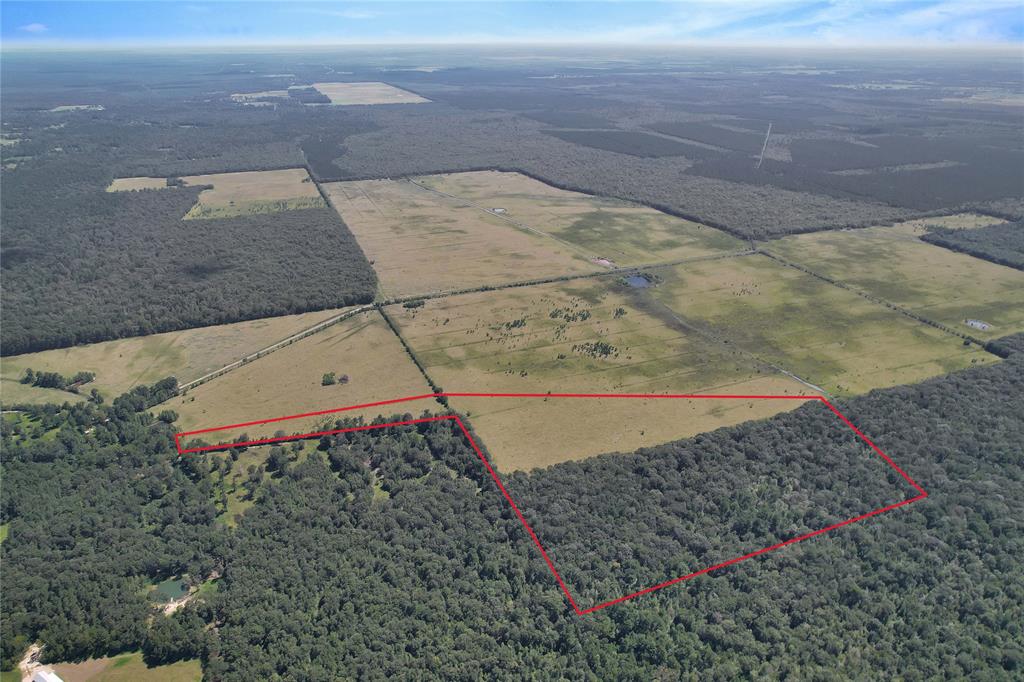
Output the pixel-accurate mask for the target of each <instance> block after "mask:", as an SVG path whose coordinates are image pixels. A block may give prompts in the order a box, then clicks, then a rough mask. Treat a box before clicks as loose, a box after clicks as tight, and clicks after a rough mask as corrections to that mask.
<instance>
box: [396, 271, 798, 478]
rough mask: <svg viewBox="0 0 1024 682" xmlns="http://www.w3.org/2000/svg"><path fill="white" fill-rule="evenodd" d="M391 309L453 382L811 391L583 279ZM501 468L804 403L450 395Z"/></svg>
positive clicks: (471, 387)
mask: <svg viewBox="0 0 1024 682" xmlns="http://www.w3.org/2000/svg"><path fill="white" fill-rule="evenodd" d="M388 314H389V315H391V316H392V318H393V319H394V320H395V323H396V324H397V325H398V327H399V328H400V330H401V332H402V335H403V337H405V339H406V342H407V343H408V344H409V345H410V347H411V348H412V349H413V351H414V352H415V353H416V355H417V358H418V359H419V361H420V362H421V363H422V364H423V365H424V367H425V368H426V371H427V373H428V374H429V375H430V376H431V378H432V379H433V380H434V381H435V382H436V383H438V384H440V385H441V386H442V387H443V390H445V391H447V392H455V393H458V392H472V393H547V392H554V393H652V394H656V393H730V394H745V395H758V394H782V395H799V394H805V393H808V392H809V391H808V389H806V387H804V386H802V385H801V384H799V383H798V382H796V381H794V380H792V379H790V378H788V377H785V376H784V375H781V374H778V373H775V372H772V371H771V370H770V369H768V368H764V367H760V368H759V367H757V366H755V365H754V364H753V363H751V362H750V361H749V360H748V359H747V358H746V357H744V356H742V355H740V354H737V353H733V352H730V351H729V350H727V349H725V348H723V347H722V346H720V345H719V344H716V343H714V342H708V341H705V340H704V339H702V338H701V337H700V336H697V335H694V334H692V333H689V332H687V331H686V330H685V329H684V328H682V327H681V326H679V325H678V324H676V323H674V321H672V320H671V319H670V318H668V317H666V316H665V315H663V314H661V313H660V311H658V310H657V308H656V307H653V306H652V307H650V308H649V307H648V305H647V303H646V301H645V299H644V298H643V297H642V296H640V295H638V294H637V293H636V291H635V290H632V289H629V288H628V287H626V286H625V285H622V284H620V283H616V282H614V281H609V280H605V279H604V278H602V279H601V280H597V281H595V280H578V281H576V282H571V283H554V284H543V285H537V286H531V287H522V288H516V289H505V290H502V291H494V292H483V293H473V294H465V295H461V296H451V297H448V298H444V299H435V300H429V301H426V302H425V303H424V305H423V306H422V307H420V308H413V309H409V308H405V307H403V306H398V305H395V306H391V307H389V308H388ZM450 402H451V404H452V406H453V407H454V408H456V409H458V410H459V411H461V412H463V413H464V414H467V415H468V416H469V419H470V421H471V423H472V425H473V428H474V429H475V430H476V432H477V433H478V434H480V436H481V438H482V439H483V441H484V443H485V444H486V446H487V447H488V449H489V451H490V453H491V455H492V456H493V459H492V462H494V463H496V465H497V466H498V468H499V469H502V470H505V471H508V470H514V469H529V468H533V467H540V466H546V465H549V464H553V463H555V462H561V461H566V460H570V459H580V458H584V457H589V456H592V455H596V454H600V453H604V452H612V451H631V450H635V449H636V448H638V447H643V446H649V445H654V444H658V443H664V442H667V441H670V440H674V439H677V438H682V437H685V436H689V435H693V434H696V433H701V432H704V431H709V430H712V429H715V428H717V427H719V426H724V425H726V424H734V423H737V422H740V421H745V420H747V419H752V418H758V417H764V416H768V415H770V414H775V413H777V412H779V411H782V410H785V409H791V408H794V407H796V405H797V404H799V401H711V400H704V401H687V404H685V405H684V404H681V401H669V400H649V401H640V400H635V401H634V400H614V399H609V400H597V399H594V400H585V401H583V400H559V399H551V400H545V399H530V400H523V399H504V398H458V397H456V398H451V399H450Z"/></svg>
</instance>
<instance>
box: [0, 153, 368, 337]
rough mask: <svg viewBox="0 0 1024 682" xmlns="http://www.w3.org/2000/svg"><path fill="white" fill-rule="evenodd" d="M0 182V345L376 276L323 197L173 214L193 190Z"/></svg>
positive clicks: (215, 313) (348, 285) (213, 316)
mask: <svg viewBox="0 0 1024 682" xmlns="http://www.w3.org/2000/svg"><path fill="white" fill-rule="evenodd" d="M40 182H42V178H41V177H39V176H38V175H37V174H36V173H34V172H32V173H29V172H27V171H26V173H25V174H24V175H17V174H15V175H13V176H11V178H10V179H9V180H5V184H4V195H3V203H4V216H5V231H4V235H3V248H4V253H5V261H4V264H3V277H4V280H5V286H4V287H3V291H2V293H0V297H2V305H3V310H4V324H3V328H2V330H0V342H2V348H3V353H4V354H15V353H24V352H29V351H37V350H43V349H47V348H55V347H63V346H71V345H75V344H81V343H91V342H96V341H103V340H107V339H112V338H119V337H123V336H137V335H142V334H152V333H157V332H165V331H172V330H176V329H184V328H190V327H199V326H206V325H213V324H222V323H226V322H236V321H240V320H247V319H254V318H259V317H267V316H272V315H284V314H290V313H299V312H306V311H311V310H321V309H324V308H334V307H341V306H347V305H354V304H358V303H367V302H370V301H371V300H372V299H373V296H374V294H375V291H376V276H375V274H374V272H373V270H372V268H371V267H370V265H369V263H368V262H367V260H366V258H365V256H364V255H363V252H362V250H361V249H360V247H359V245H358V244H357V243H356V241H355V238H354V237H353V236H352V234H351V232H350V231H349V230H348V228H347V227H346V226H345V225H344V223H342V222H341V219H340V218H339V217H338V215H337V214H336V213H335V212H334V211H333V210H331V209H328V208H320V209H303V210H293V211H284V212H281V213H275V214H273V215H265V214H257V215H246V216H240V217H235V218H218V219H210V220H205V221H202V224H201V225H197V224H196V221H183V220H182V219H181V218H182V216H183V215H185V213H186V212H187V211H188V210H189V209H190V208H191V207H192V205H193V204H194V203H195V200H196V195H197V194H198V190H196V189H190V188H170V189H162V190H148V191H141V192H120V193H108V192H104V191H102V190H101V189H99V188H96V187H92V188H91V189H90V187H89V184H88V182H85V183H82V185H83V186H82V187H81V188H80V189H78V191H74V192H72V191H68V192H66V193H64V194H63V196H60V197H58V198H57V199H56V200H55V199H54V197H52V196H51V195H48V194H46V193H43V192H39V191H37V187H38V185H39V183H40Z"/></svg>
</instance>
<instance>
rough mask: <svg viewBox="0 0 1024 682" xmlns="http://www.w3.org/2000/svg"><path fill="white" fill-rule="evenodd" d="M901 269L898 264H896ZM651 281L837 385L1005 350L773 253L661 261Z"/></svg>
mask: <svg viewBox="0 0 1024 682" xmlns="http://www.w3.org/2000/svg"><path fill="white" fill-rule="evenodd" d="M894 269H895V268H894ZM658 274H659V275H661V276H662V277H663V281H662V282H661V283H660V284H659V285H658V286H657V287H654V288H651V289H647V290H645V291H648V292H650V294H651V295H652V296H653V297H655V298H656V299H657V300H658V301H660V302H661V303H663V304H664V305H665V306H666V307H667V308H669V309H670V310H671V311H672V312H673V313H674V314H676V315H677V316H678V318H679V319H680V320H682V321H684V322H686V323H688V324H692V325H694V326H696V327H700V328H704V329H708V330H711V331H712V333H714V334H716V335H720V336H721V337H722V338H724V339H727V340H728V341H729V344H730V345H734V346H735V347H737V348H741V349H743V350H744V351H747V352H749V353H752V354H754V355H756V356H758V357H759V358H761V359H763V360H765V361H768V362H771V363H774V364H776V365H779V366H781V367H782V368H784V369H786V370H787V371H790V372H793V373H794V374H796V375H797V376H799V377H801V378H802V379H804V380H806V381H808V382H810V383H812V384H814V385H816V386H820V387H822V388H824V389H825V390H826V391H827V392H829V393H831V394H834V395H846V394H854V393H865V392H867V391H869V390H871V389H873V388H882V387H886V386H895V385H897V384H907V383H914V382H916V381H921V380H923V379H926V378H928V377H932V376H936V375H939V374H944V373H947V372H952V371H955V370H959V369H963V368H965V367H968V366H970V365H972V364H975V363H989V362H995V361H997V360H998V358H996V357H995V356H993V355H991V354H989V353H987V352H985V351H983V350H981V349H979V348H978V347H976V346H964V345H963V342H962V341H961V340H960V339H959V338H957V337H955V336H953V335H952V334H949V333H947V332H943V331H941V330H939V329H936V328H934V327H931V326H929V325H926V324H923V323H920V322H917V321H916V320H912V319H911V318H909V317H907V316H905V315H902V314H900V313H898V312H896V311H894V310H891V309H890V308H887V307H886V306H884V305H882V304H879V303H874V302H872V301H869V300H867V299H865V298H863V297H861V296H858V295H857V294H856V293H854V292H851V291H847V290H845V289H842V288H840V287H837V286H834V285H832V284H829V283H827V282H824V281H822V280H821V279H818V278H817V277H813V276H811V275H808V274H806V273H804V272H801V271H799V270H797V269H795V268H791V267H787V266H785V265H782V264H780V263H778V262H777V261H774V260H772V259H770V258H768V257H767V256H762V255H754V256H741V257H738V258H733V259H729V260H728V261H725V262H704V263H690V264H686V265H681V266H676V267H672V268H664V269H659V271H658Z"/></svg>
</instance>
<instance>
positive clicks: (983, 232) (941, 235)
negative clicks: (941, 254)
mask: <svg viewBox="0 0 1024 682" xmlns="http://www.w3.org/2000/svg"><path fill="white" fill-rule="evenodd" d="M921 239H923V240H924V241H926V242H929V243H930V244H936V245H938V246H944V247H945V248H947V249H952V250H953V251H960V252H962V253H966V254H969V255H971V256H975V257H976V258H984V259H985V260H988V261H992V262H993V263H998V264H1000V265H1006V266H1009V267H1011V268H1017V269H1018V270H1024V221H1016V222H1008V223H1000V224H998V225H988V226H986V227H979V228H977V229H969V230H967V229H949V228H943V227H932V228H930V229H929V231H928V233H927V234H924V235H922V236H921Z"/></svg>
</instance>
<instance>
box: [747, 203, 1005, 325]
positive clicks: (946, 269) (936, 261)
mask: <svg viewBox="0 0 1024 682" xmlns="http://www.w3.org/2000/svg"><path fill="white" fill-rule="evenodd" d="M991 220H994V219H990V221H991ZM932 221H934V219H931V218H929V219H927V220H923V221H914V224H911V223H904V224H902V225H898V226H895V227H872V228H868V229H863V230H845V231H841V232H815V233H812V234H803V235H795V236H791V237H786V238H784V239H779V240H776V241H773V242H771V243H770V244H768V247H767V249H768V251H769V252H771V253H776V254H778V255H779V256H782V257H783V258H785V259H786V260H789V261H791V262H794V263H799V264H800V265H803V266H805V267H807V268H809V269H810V270H812V271H814V272H817V273H820V274H822V275H825V276H828V277H830V278H832V279H835V280H838V281H840V282H843V283H845V284H848V285H850V286H852V287H855V288H857V289H859V290H861V291H864V292H866V293H869V294H871V295H873V296H877V297H879V298H882V299H884V300H886V301H889V302H891V303H896V304H897V305H900V306H902V307H904V308H906V309H908V310H910V311H912V312H914V313H916V314H918V315H921V316H922V317H924V318H926V319H929V320H933V321H935V322H940V323H942V324H944V325H946V326H948V327H950V328H952V329H956V330H957V331H960V332H962V333H967V334H970V335H972V336H975V337H977V338H981V339H992V338H996V337H999V336H1005V335H1007V334H1013V333H1015V332H1020V331H1024V272H1021V271H1020V270H1014V269H1013V268H1008V267H1005V266H1002V265H996V264H995V263H990V262H989V261H985V260H981V259H980V258H974V257H973V256H969V255H966V254H962V253H957V252H955V251H951V250H949V249H944V248H942V247H940V246H935V245H933V244H929V243H927V242H923V241H921V240H920V239H918V238H917V237H918V236H919V235H920V234H924V233H925V228H924V227H923V224H928V223H930V222H932ZM967 222H968V221H965V220H960V221H956V223H957V226H958V227H962V228H965V229H970V228H969V227H968V225H967ZM996 222H999V221H996ZM967 320H980V321H982V322H984V323H985V324H987V325H989V328H988V329H979V328H976V327H977V325H976V326H974V327H972V326H968V325H967V322H966V321H967Z"/></svg>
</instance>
